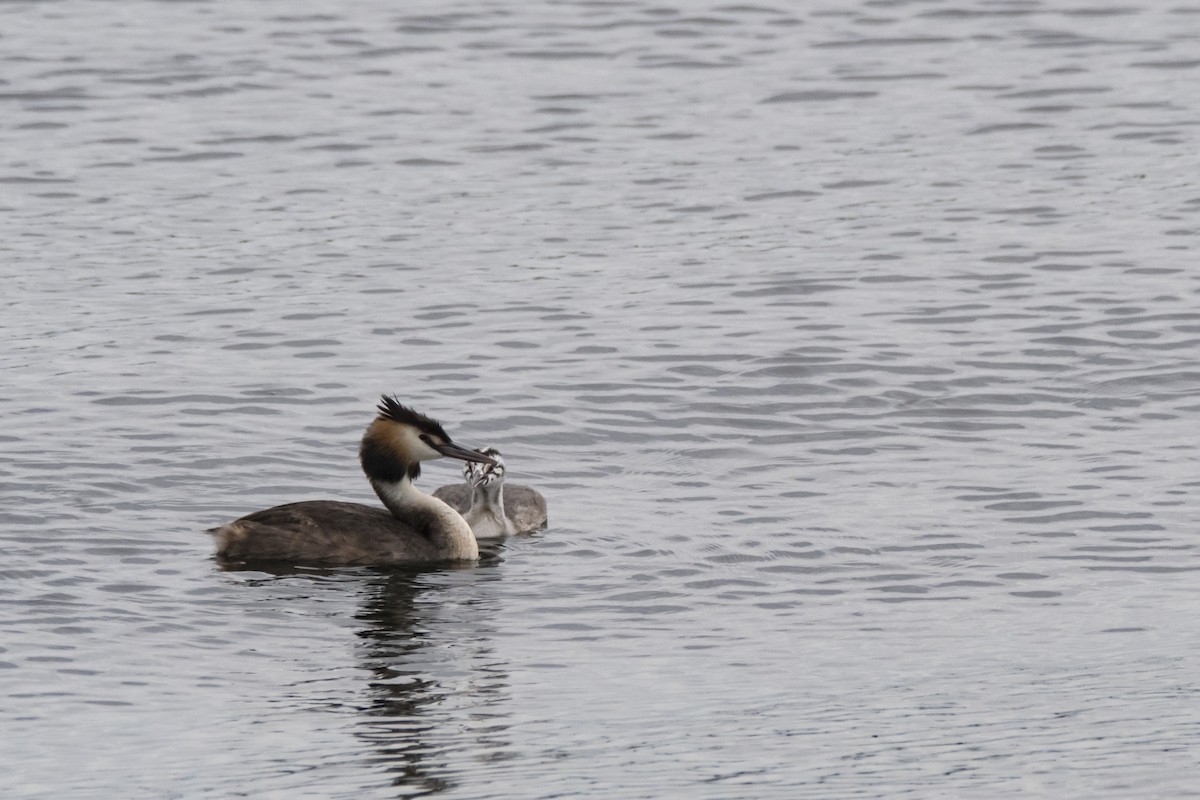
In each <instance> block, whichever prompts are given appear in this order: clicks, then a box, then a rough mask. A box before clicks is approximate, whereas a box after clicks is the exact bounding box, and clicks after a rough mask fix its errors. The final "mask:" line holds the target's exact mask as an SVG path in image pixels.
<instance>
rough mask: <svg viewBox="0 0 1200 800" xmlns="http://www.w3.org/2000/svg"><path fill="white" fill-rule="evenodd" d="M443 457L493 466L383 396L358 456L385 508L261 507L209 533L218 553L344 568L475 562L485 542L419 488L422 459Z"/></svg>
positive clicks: (327, 504) (315, 503) (324, 503)
mask: <svg viewBox="0 0 1200 800" xmlns="http://www.w3.org/2000/svg"><path fill="white" fill-rule="evenodd" d="M443 456H447V457H449V458H459V459H462V460H464V461H471V462H477V463H480V464H485V465H489V466H490V465H491V464H492V463H493V461H492V459H491V457H490V456H486V455H483V454H482V453H479V452H478V451H474V450H468V449H467V448H465V447H460V446H458V445H456V444H455V443H454V442H452V441H450V437H449V436H448V435H447V434H446V431H445V430H444V429H443V428H442V426H441V424H439V423H438V422H437V421H436V420H433V419H430V418H429V417H427V416H425V415H424V414H420V413H418V412H416V411H414V410H412V409H411V408H408V407H407V406H404V405H401V404H400V402H399V401H397V400H396V399H395V398H392V397H387V396H386V395H385V396H384V397H383V399H382V401H381V402H380V404H379V415H378V416H377V417H375V420H374V421H373V422H372V423H371V424H370V425H369V426H368V427H367V431H366V433H364V434H363V438H362V445H361V447H360V448H359V458H360V460H361V462H362V469H363V472H365V473H366V475H367V479H368V480H369V481H370V482H371V488H373V489H374V490H375V494H377V495H379V499H380V500H382V501H383V505H384V506H386V508H387V510H386V511H385V510H384V509H382V508H375V507H373V506H367V505H363V504H361V503H342V502H336V501H333V500H310V501H306V502H301V503H289V504H288V505H283V506H276V507H274V508H268V509H266V510H264V511H255V512H254V513H253V514H247V515H246V516H244V517H242V518H241V519H239V520H235V521H234V522H230V523H228V524H225V525H222V526H221V527H219V528H214V529H212V530H211V531H209V533H211V534H213V535H214V536H215V537H216V540H217V557H218V558H220V559H223V560H227V561H253V560H272V561H290V562H293V563H297V562H303V563H316V564H346V565H349V564H419V563H430V562H437V561H471V560H474V559H477V558H479V546H478V544H477V543H476V541H475V535H474V534H472V533H471V526H470V525H468V524H467V522H466V520H464V519H463V518H462V516H461V515H460V514H459V513H458V512H457V511H455V510H454V509H453V508H450V506H448V505H446V504H445V503H444V502H442V501H441V500H438V499H436V498H434V497H430V496H429V495H427V494H425V493H424V492H422V491H421V490H419V489H417V487H415V486H413V479H415V478H416V477H417V476H418V475H420V474H421V462H422V461H429V460H431V459H434V458H442V457H443ZM389 512H390V513H389Z"/></svg>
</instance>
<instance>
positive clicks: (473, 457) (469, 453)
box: [430, 442, 496, 464]
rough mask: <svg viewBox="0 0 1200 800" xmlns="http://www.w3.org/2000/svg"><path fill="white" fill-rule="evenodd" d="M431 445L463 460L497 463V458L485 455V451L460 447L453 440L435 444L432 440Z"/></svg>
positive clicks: (445, 453) (445, 454)
mask: <svg viewBox="0 0 1200 800" xmlns="http://www.w3.org/2000/svg"><path fill="white" fill-rule="evenodd" d="M430 446H431V447H432V448H433V449H434V450H437V451H438V452H439V453H441V454H442V455H444V456H446V457H447V458H457V459H460V460H462V461H474V462H475V463H476V464H495V463H496V460H495V459H494V458H492V457H491V456H485V455H484V454H483V453H476V452H475V451H474V450H468V449H467V448H465V447H459V446H458V445H456V444H454V443H453V442H446V443H445V444H433V443H432V442H431V443H430Z"/></svg>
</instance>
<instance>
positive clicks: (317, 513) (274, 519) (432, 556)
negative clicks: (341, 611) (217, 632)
mask: <svg viewBox="0 0 1200 800" xmlns="http://www.w3.org/2000/svg"><path fill="white" fill-rule="evenodd" d="M209 533H211V534H213V535H214V536H215V537H216V539H217V557H218V558H220V559H222V560H226V561H256V560H257V561H266V560H269V561H290V562H304V563H319V564H336V565H355V564H387V563H411V562H420V561H436V560H438V551H437V548H435V547H434V545H433V544H432V543H431V542H430V541H429V540H428V539H426V538H425V537H424V536H423V535H421V533H420V532H419V531H417V530H416V529H414V528H413V527H412V526H411V525H408V524H407V523H404V522H401V521H400V520H398V519H396V518H395V517H393V516H392V515H391V514H390V513H388V512H387V511H386V510H384V509H381V508H375V507H374V506H366V505H362V504H361V503H343V502H337V501H333V500H312V501H306V502H302V503H289V504H287V505H282V506H275V507H274V508H268V509H264V510H263V511H255V512H254V513H253V514H247V515H246V516H244V517H242V518H241V519H238V520H234V521H233V522H230V523H228V524H227V525H222V526H221V527H219V528H213V529H212V530H210V531H209Z"/></svg>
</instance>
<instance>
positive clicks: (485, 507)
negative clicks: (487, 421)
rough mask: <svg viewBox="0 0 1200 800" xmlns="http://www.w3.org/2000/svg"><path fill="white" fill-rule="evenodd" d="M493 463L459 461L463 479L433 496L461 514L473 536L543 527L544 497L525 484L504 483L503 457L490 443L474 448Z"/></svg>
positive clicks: (516, 532)
mask: <svg viewBox="0 0 1200 800" xmlns="http://www.w3.org/2000/svg"><path fill="white" fill-rule="evenodd" d="M475 452H477V453H479V454H480V455H482V456H487V457H488V458H490V459H492V461H493V462H494V463H492V464H487V463H484V462H482V461H477V462H471V461H468V462H467V463H465V464H463V480H464V481H466V483H460V484H456V485H452V486H443V487H442V488H440V489H438V490H437V491H436V492H434V493H433V496H434V497H436V498H438V499H440V500H444V501H445V502H446V504H447V505H449V506H451V507H452V508H454V509H456V510H457V511H458V512H459V513H460V514H462V515H463V519H465V520H466V521H467V524H468V525H470V526H471V530H472V531H473V532H474V534H475V537H476V538H477V539H491V538H496V537H501V536H515V535H516V534H518V533H529V532H530V531H535V530H537V529H539V528H544V527H546V498H544V497H542V495H541V493H539V492H538V491H537V490H536V489H532V488H530V487H528V486H517V485H515V484H509V485H508V486H507V487H506V486H505V484H504V459H503V458H501V457H500V451H499V450H497V449H496V448H494V447H485V448H483V449H481V450H476V451H475Z"/></svg>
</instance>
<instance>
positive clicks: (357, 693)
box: [224, 543, 512, 797]
mask: <svg viewBox="0 0 1200 800" xmlns="http://www.w3.org/2000/svg"><path fill="white" fill-rule="evenodd" d="M502 547H503V545H502V544H501V543H496V544H495V545H493V546H490V547H487V548H485V549H484V552H483V553H482V557H481V560H480V563H479V564H478V565H470V566H464V567H460V568H447V569H441V570H437V571H421V570H418V569H415V568H382V567H372V568H360V569H354V570H347V569H344V568H343V569H335V568H326V569H323V568H296V567H288V566H282V565H280V566H278V567H271V566H270V565H264V564H261V563H260V564H258V565H257V566H255V567H254V568H253V570H254V571H256V572H260V573H261V572H263V571H268V572H269V574H270V576H271V577H269V578H265V579H257V578H256V579H253V580H251V581H248V583H249V584H251V585H260V586H263V585H269V584H270V583H271V582H273V581H276V580H278V579H279V578H285V579H289V580H294V579H295V578H296V577H298V576H307V577H311V578H313V579H314V580H324V579H328V578H330V577H340V578H343V579H344V578H347V577H351V576H354V575H355V574H357V575H360V576H361V578H362V580H361V583H359V584H358V586H359V588H360V593H361V597H362V602H361V605H360V607H359V609H358V611H357V612H356V613H355V614H354V620H355V621H356V623H357V624H356V626H355V627H356V630H355V635H356V637H357V640H358V643H357V645H356V646H355V649H354V653H353V662H354V664H355V665H356V666H357V667H358V668H359V672H358V674H359V675H360V676H362V680H361V682H360V683H356V685H355V686H354V687H352V688H351V689H350V690H349V692H346V691H345V690H343V691H341V692H339V694H341V695H342V699H341V700H340V701H338V702H336V703H334V704H333V709H334V710H335V711H336V712H338V713H344V712H345V710H346V709H347V707H353V708H355V709H356V711H357V712H358V713H357V715H356V716H357V719H356V721H355V723H354V728H353V731H352V733H353V735H354V736H355V737H356V738H358V739H360V740H361V741H362V742H364V743H365V745H366V747H364V748H363V750H362V756H363V759H364V760H365V761H366V762H368V763H372V764H376V765H378V766H379V767H380V768H381V769H382V770H384V771H385V772H386V773H387V775H388V780H389V782H390V784H391V785H392V786H394V787H395V788H396V790H397V792H396V796H397V797H425V796H430V795H436V794H439V793H441V792H445V791H448V790H451V789H454V788H456V787H457V782H458V780H459V778H460V777H461V775H462V774H463V773H464V771H471V770H472V767H473V766H474V767H475V768H477V769H482V768H486V764H487V763H489V762H493V761H496V760H498V759H503V758H505V757H506V753H507V752H508V751H509V750H510V748H511V746H512V742H511V741H509V740H508V738H507V736H506V733H507V731H508V728H509V725H508V723H507V721H506V717H507V714H506V712H505V710H504V708H505V707H506V706H507V704H508V702H509V698H510V694H509V690H508V687H509V676H508V671H507V669H506V667H505V665H504V664H503V663H502V662H501V661H500V657H499V656H498V655H497V654H496V652H495V648H494V646H493V642H494V641H495V637H496V628H495V626H494V625H493V624H492V622H491V620H493V619H494V618H495V617H496V615H497V614H498V613H499V610H498V608H497V607H496V603H497V600H496V595H497V593H496V592H495V591H491V590H489V586H488V584H490V583H493V582H495V581H497V580H499V579H500V574H501V573H500V572H499V570H498V569H497V565H498V564H499V561H500V559H499V557H498V555H497V551H498V550H499V549H500V548H502ZM224 569H225V570H226V571H242V570H246V569H249V568H248V567H245V566H241V565H226V566H224ZM336 585H337V587H338V590H339V591H348V590H349V587H351V586H354V585H355V582H354V581H353V580H351V581H344V580H339V581H338V582H337V584H336ZM264 602H271V601H270V600H264ZM297 646H303V643H302V642H299V643H298V645H297ZM337 666H340V665H331V668H336V667H337ZM347 694H349V695H350V696H348V697H347V696H346V695H347ZM288 699H289V700H290V701H293V702H294V701H295V700H296V699H297V695H296V694H290V695H289V696H288ZM320 708H321V709H322V710H325V709H329V708H330V704H329V697H328V695H325V696H324V697H322V698H320ZM372 782H373V781H371V780H370V778H367V779H365V780H364V782H363V786H364V787H366V786H368V785H370V783H372Z"/></svg>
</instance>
